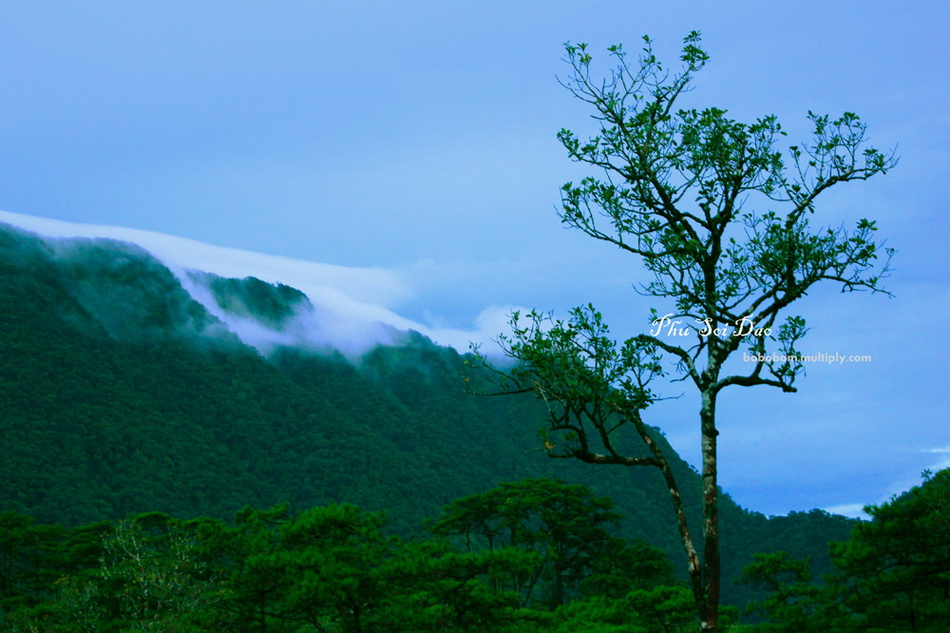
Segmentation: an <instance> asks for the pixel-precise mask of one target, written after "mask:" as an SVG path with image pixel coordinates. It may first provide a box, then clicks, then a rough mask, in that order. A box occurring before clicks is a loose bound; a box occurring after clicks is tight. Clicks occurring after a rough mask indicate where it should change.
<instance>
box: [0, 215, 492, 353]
mask: <svg viewBox="0 0 950 633" xmlns="http://www.w3.org/2000/svg"><path fill="white" fill-rule="evenodd" d="M0 222H4V223H8V224H11V225H13V226H17V227H20V228H22V229H26V230H28V231H31V232H34V233H37V234H39V235H42V236H45V237H49V238H75V237H80V238H108V239H114V240H119V241H123V242H130V243H133V244H137V245H138V246H140V247H142V248H144V249H145V250H147V251H148V252H150V253H151V254H152V255H154V256H155V257H156V258H158V259H159V260H160V261H162V262H163V263H164V264H165V265H166V266H168V267H169V269H170V270H171V271H172V272H173V273H174V274H175V275H176V276H177V277H178V278H179V280H180V281H181V282H182V286H183V287H184V288H185V289H186V290H187V291H188V292H189V293H190V294H191V295H192V297H194V298H195V300H197V301H198V302H200V303H201V304H203V305H204V306H205V307H206V308H207V309H208V310H209V312H211V314H213V315H215V316H216V317H217V318H219V319H220V320H222V321H223V322H225V323H226V324H227V325H228V326H229V328H230V329H231V330H232V331H233V332H234V333H235V334H237V335H238V336H239V337H240V338H241V340H243V341H244V342H245V343H248V344H250V345H254V346H255V347H258V348H259V349H262V351H266V349H267V348H269V347H272V346H274V345H278V344H298V345H306V346H310V347H327V346H329V347H334V348H336V349H339V350H341V351H343V352H346V353H350V354H359V353H362V352H364V351H366V349H368V348H369V347H371V346H372V345H374V344H377V343H392V342H394V338H393V336H394V330H399V331H407V330H415V331H417V332H421V333H422V334H424V335H426V336H428V337H430V338H431V339H432V340H434V341H435V342H436V343H439V344H442V345H451V346H453V347H455V348H456V349H458V350H460V351H465V350H467V349H468V346H469V342H470V341H479V342H488V343H489V344H490V341H491V339H492V338H493V337H494V336H495V335H496V334H497V333H498V332H500V331H502V330H503V329H504V326H505V323H506V319H507V314H508V313H510V312H511V308H507V307H498V306H491V307H489V308H486V309H485V310H484V311H483V312H482V313H481V314H479V315H478V316H477V317H476V319H475V323H474V329H473V330H471V331H467V330H463V329H457V328H448V327H431V326H429V325H426V324H424V323H420V322H417V321H414V320H411V319H407V318H405V317H403V316H401V315H399V314H398V313H397V312H395V311H394V310H393V309H391V306H395V305H398V304H399V303H400V302H402V301H405V300H406V299H408V298H410V297H412V296H413V294H414V291H413V288H412V287H411V285H410V283H409V282H408V281H407V279H406V278H405V276H404V275H403V274H401V273H398V272H394V271H390V270H385V269H382V268H352V267H346V266H336V265H331V264H321V263H316V262H307V261H301V260H296V259H291V258H288V257H279V256H275V255H266V254H263V253H254V252H250V251H244V250H239V249H235V248H224V247H220V246H213V245H210V244H204V243H202V242H198V241H195V240H191V239H187V238H181V237H175V236H171V235H164V234H161V233H154V232H150V231H141V230H137V229H128V228H123V227H116V226H102V225H91V224H78V223H72V222H63V221H60V220H53V219H48V218H41V217H36V216H30V215H23V214H18V213H10V212H7V211H0ZM187 271H203V272H209V273H214V274H216V275H219V276H221V277H227V278H237V279H243V278H244V277H256V278H258V279H260V280H262V281H266V282H268V283H273V284H276V283H281V284H284V285H287V286H291V287H293V288H296V289H298V290H300V291H302V292H303V293H304V294H306V295H307V297H308V298H309V299H310V301H311V303H312V304H313V306H314V308H315V310H313V311H312V312H302V313H300V314H298V315H297V318H296V319H295V320H294V322H293V324H292V325H291V326H290V327H287V328H284V329H283V330H282V331H279V332H278V331H275V330H271V329H268V328H267V327H265V326H264V325H262V324H260V323H257V322H255V321H253V320H250V319H244V318H241V317H238V316H235V315H233V314H230V313H227V312H225V311H224V310H222V309H221V308H219V307H218V306H217V305H216V303H215V301H214V299H213V298H212V297H211V294H210V292H208V291H207V289H205V288H204V287H203V286H201V284H198V283H196V282H195V281H194V280H193V279H191V278H190V277H189V276H188V275H187V274H186V273H187Z"/></svg>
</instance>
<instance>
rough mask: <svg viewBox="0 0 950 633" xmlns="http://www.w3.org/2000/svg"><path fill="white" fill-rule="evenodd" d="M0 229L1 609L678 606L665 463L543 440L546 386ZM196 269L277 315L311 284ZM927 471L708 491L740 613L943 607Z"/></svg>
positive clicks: (369, 610) (895, 616) (229, 624)
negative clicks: (516, 388) (313, 336)
mask: <svg viewBox="0 0 950 633" xmlns="http://www.w3.org/2000/svg"><path fill="white" fill-rule="evenodd" d="M0 251H2V252H0V255H2V257H0V354H2V357H3V363H0V383H2V385H3V391H2V393H3V397H2V398H0V425H2V429H0V430H2V435H3V437H4V445H5V456H4V459H3V460H2V461H0V512H2V513H3V514H2V516H0V522H2V524H0V600H2V602H0V622H2V625H0V626H2V628H0V630H4V631H7V630H9V631H142V630H149V631H164V630H167V631H204V630H210V629H211V628H217V629H221V630H234V631H428V630H431V631H464V630H472V631H474V630H484V631H616V632H620V631H664V632H666V631H678V630H693V629H694V628H695V625H696V622H695V615H694V614H693V612H692V610H691V608H690V598H689V595H688V590H687V589H686V588H685V584H684V567H685V564H684V561H683V552H682V547H681V545H680V543H679V541H678V539H677V536H676V531H675V526H674V525H673V520H672V517H671V516H670V512H669V507H668V500H667V499H666V498H665V496H664V495H665V493H664V491H663V489H662V480H661V479H660V478H659V476H658V475H657V473H655V472H652V471H643V470H640V469H634V470H632V471H631V470H625V469H621V468H606V469H603V468H596V469H592V468H590V467H589V466H588V465H585V464H580V463H575V462H573V461H571V462H567V461H558V460H550V459H548V458H547V456H546V455H545V452H544V450H543V448H541V447H540V446H539V444H540V442H539V439H538V437H537V431H538V429H539V428H540V427H541V426H543V423H544V414H545V411H544V410H543V408H542V406H541V405H540V403H539V402H537V400H536V399H534V398H532V397H530V395H524V396H512V397H506V398H491V397H477V396H474V395H472V393H471V391H472V389H473V385H475V386H477V385H479V384H481V381H487V380H488V377H487V376H484V375H481V374H479V370H478V369H477V367H476V365H477V363H471V362H470V361H471V360H472V357H471V355H466V354H459V353H458V352H456V351H455V350H453V349H451V348H444V347H439V346H437V345H435V344H433V343H432V342H431V341H429V340H428V339H426V338H425V337H423V336H421V335H418V334H413V333H407V334H406V335H405V336H404V337H403V340H402V341H401V344H399V345H395V346H379V347H377V348H375V349H373V350H372V351H370V352H369V353H367V354H366V355H364V356H363V357H362V358H360V359H358V360H357V361H354V360H353V359H347V358H344V357H343V356H342V355H340V354H339V353H333V352H330V351H327V350H307V349H297V348H283V349H274V350H271V352H270V353H269V354H268V355H267V356H266V357H265V356H264V355H262V354H261V353H260V352H259V351H258V350H255V349H254V348H251V347H249V346H247V345H244V344H242V343H241V342H240V341H239V340H238V339H237V337H236V336H234V335H233V334H231V333H230V332H228V331H227V330H226V328H224V327H223V325H222V324H221V323H220V322H218V321H217V320H216V319H215V318H214V317H213V316H212V315H211V314H209V313H208V311H207V310H206V309H205V307H204V306H202V305H201V304H199V303H198V302H196V301H194V300H193V299H192V298H191V297H190V296H189V295H188V293H187V292H186V291H185V290H184V289H183V288H182V287H181V285H180V282H179V280H178V279H177V278H176V277H175V276H174V275H173V274H172V273H171V272H170V271H169V270H168V269H167V268H165V267H164V266H163V265H162V264H161V263H160V262H158V261H157V260H155V259H154V258H151V257H150V256H149V255H148V254H147V253H145V252H143V251H140V250H139V249H136V248H135V247H131V246H130V245H124V244H118V243H114V242H108V241H101V240H100V241H88V240H78V241H74V242H70V243H68V244H63V243H57V244H51V243H49V242H48V241H44V240H43V239H41V238H39V237H37V236H34V235H30V234H27V233H24V232H22V231H18V230H15V229H6V230H3V231H0ZM209 279H210V281H209V283H210V284H211V286H212V288H213V289H214V295H215V297H216V300H217V301H219V303H221V304H225V305H228V306H231V308H232V309H235V310H238V309H239V310H241V311H242V312H243V313H244V314H246V315H248V314H249V315H254V316H257V317H259V318H260V319H261V320H264V321H267V322H269V323H271V324H274V326H275V327H277V326H279V324H280V322H281V320H282V319H283V318H284V317H285V316H286V315H287V314H289V313H290V308H289V307H288V306H296V305H298V304H299V303H300V302H301V301H304V300H305V299H304V298H303V297H302V296H301V294H300V293H299V292H296V291H293V289H289V288H287V287H285V286H274V285H270V284H266V283H264V282H261V281H259V280H256V279H253V278H249V279H246V280H221V279H214V278H209ZM119 304H121V306H122V311H121V312H122V314H123V318H122V319H115V318H114V317H112V316H111V315H114V314H116V312H117V311H116V306H117V305H119ZM485 384H488V383H487V382H486V383H485ZM512 421H516V422H517V424H512ZM651 434H652V435H653V437H654V438H655V441H656V442H657V443H659V444H661V445H662V446H664V450H666V451H668V453H669V454H671V455H674V459H673V460H672V464H673V468H674V469H675V471H676V474H677V477H678V478H679V480H680V481H682V482H684V483H683V496H684V503H685V506H686V511H687V512H688V513H689V514H690V516H692V517H698V516H699V514H700V495H701V482H700V480H699V476H698V474H697V473H696V472H695V471H694V470H693V469H692V468H691V467H690V466H689V465H688V464H687V463H685V462H684V461H682V460H681V459H679V458H676V457H675V453H673V451H672V449H671V448H669V446H668V444H667V443H666V441H665V438H664V437H663V435H662V433H661V432H660V431H659V430H657V429H652V430H651ZM947 478H948V476H947V473H946V472H941V473H937V474H935V475H932V476H929V477H928V478H927V480H926V481H925V482H924V484H923V485H922V486H921V487H920V488H919V489H915V490H914V491H911V492H910V493H908V495H906V496H905V497H902V498H901V499H898V500H894V501H893V502H892V503H890V504H885V505H883V506H881V507H880V508H876V509H872V516H873V520H872V521H870V522H856V521H854V520H852V519H847V518H844V517H840V516H834V515H830V514H828V513H826V512H822V511H819V510H814V511H811V512H798V513H794V512H793V513H790V514H789V515H788V516H781V517H765V516H763V515H761V514H758V513H755V512H751V511H749V510H746V509H743V508H741V507H740V506H738V505H737V504H735V503H734V502H733V501H732V500H731V499H730V498H729V496H728V495H727V494H723V497H722V502H721V514H722V521H723V525H724V529H723V538H722V546H723V553H724V554H723V560H724V576H725V578H726V583H725V586H724V588H723V595H724V604H726V605H729V606H728V607H726V608H725V610H724V614H725V615H726V616H727V618H728V619H731V620H732V621H733V622H734V623H735V624H733V625H732V628H733V630H743V629H745V630H763V631H765V630H769V631H778V630H796V631H802V630H848V631H850V630H875V629H873V628H868V626H869V624H868V623H869V622H875V623H878V622H880V623H882V624H881V626H882V627H884V626H885V625H884V624H883V623H884V622H886V628H887V630H909V631H910V630H917V631H926V630H934V631H936V630H939V628H940V626H942V624H940V623H944V624H945V623H946V618H947V614H946V610H945V609H944V608H943V607H942V605H943V604H944V602H945V598H946V593H947V591H948V572H947V565H948V561H947V557H948V554H947V545H946V543H947V542H948V541H947V539H946V536H947V527H946V526H947V512H948V510H947V501H946V500H947V498H948V494H947ZM829 543H835V545H833V546H832V547H831V548H830V549H829V546H828V544H829ZM885 598H886V599H885ZM805 622H808V623H822V622H823V623H825V624H824V625H822V626H818V624H815V626H816V627H818V628H812V629H808V628H805V627H806V626H812V624H807V625H806V624H804V623H805ZM832 622H833V623H834V627H837V629H835V628H829V627H831V626H832V625H831V624H829V623H832ZM934 623H937V624H934ZM875 626H876V624H875ZM783 627H784V628H783ZM901 627H903V628H901ZM927 627H930V628H927ZM934 627H937V628H934ZM881 630H884V628H881Z"/></svg>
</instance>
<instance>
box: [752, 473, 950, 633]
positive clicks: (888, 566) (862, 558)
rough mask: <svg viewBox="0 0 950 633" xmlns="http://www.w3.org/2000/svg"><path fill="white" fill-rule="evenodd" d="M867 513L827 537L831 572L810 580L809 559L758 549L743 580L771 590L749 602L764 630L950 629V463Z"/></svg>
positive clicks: (880, 632)
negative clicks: (847, 533) (833, 538)
mask: <svg viewBox="0 0 950 633" xmlns="http://www.w3.org/2000/svg"><path fill="white" fill-rule="evenodd" d="M866 511H867V512H868V514H870V516H871V521H869V522H862V523H859V524H858V525H856V526H855V527H854V530H853V532H852V533H851V537H850V538H849V539H848V540H847V541H845V542H841V543H832V545H831V555H832V561H833V563H834V572H833V573H830V574H828V575H826V576H825V577H824V583H823V584H820V585H819V584H817V583H815V582H813V580H814V579H813V577H812V574H811V571H810V570H809V566H808V561H807V560H803V559H800V558H796V557H794V556H791V555H789V554H788V553H787V552H782V551H779V552H775V553H772V554H768V555H765V554H760V555H757V556H756V559H755V561H754V562H753V563H752V564H750V565H749V566H748V567H747V568H746V570H745V571H744V573H743V575H742V577H741V581H742V582H744V583H747V584H756V585H760V586H764V587H765V588H767V589H768V591H769V595H768V596H767V597H766V598H765V599H764V600H762V601H761V602H757V603H753V604H752V605H750V606H751V608H752V609H753V610H758V611H759V612H760V613H762V614H764V615H765V616H766V617H767V622H765V623H763V624H761V625H760V626H758V627H755V629H754V630H756V631H763V632H776V633H777V632H781V631H795V632H809V631H814V632H816V633H818V632H824V631H840V632H842V633H852V632H858V631H860V632H865V633H884V632H885V631H914V632H917V633H942V632H944V631H948V630H950V469H945V470H942V471H940V472H938V473H936V474H935V475H932V474H931V473H925V477H924V482H923V484H922V485H920V486H918V487H915V488H913V489H911V490H910V491H908V492H906V493H904V494H903V495H901V496H900V497H896V498H894V499H892V500H891V501H890V502H888V503H884V504H881V505H879V506H869V507H867V508H866Z"/></svg>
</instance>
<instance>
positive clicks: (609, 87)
mask: <svg viewBox="0 0 950 633" xmlns="http://www.w3.org/2000/svg"><path fill="white" fill-rule="evenodd" d="M644 40H645V42H646V45H645V47H644V48H643V50H642V53H641V54H640V56H639V58H638V60H637V62H636V63H632V62H631V61H630V59H629V58H628V56H627V54H626V52H625V51H624V49H623V48H622V47H621V46H612V47H610V48H609V49H608V50H609V51H610V53H611V55H612V56H613V57H614V58H615V60H616V63H617V65H616V67H615V68H614V69H613V71H612V72H611V73H610V74H609V76H607V77H606V78H605V79H596V78H595V77H594V75H593V74H592V71H591V61H592V56H591V55H590V53H589V52H588V50H587V45H586V44H577V45H573V44H567V45H566V52H567V57H566V60H565V61H566V62H567V63H568V64H569V65H570V68H571V74H570V76H569V77H568V78H567V79H566V80H564V81H562V84H563V85H564V86H565V87H566V88H567V89H568V90H569V91H570V92H571V93H572V94H573V95H574V96H575V97H576V98H578V99H580V100H581V101H583V102H584V103H586V104H588V105H589V106H590V107H591V108H592V109H593V111H594V112H593V115H592V117H593V119H594V120H595V121H596V122H597V125H598V127H599V131H598V132H597V133H596V134H595V135H593V136H591V137H590V138H588V139H587V140H581V138H579V137H578V136H577V135H575V134H574V133H573V132H570V131H568V130H566V129H562V130H561V131H560V133H559V134H558V138H559V140H560V141H561V143H562V144H563V145H564V147H565V148H566V149H567V152H568V155H569V156H570V157H571V158H572V159H573V160H574V161H576V162H579V163H582V164H585V165H588V166H591V167H594V168H595V169H596V170H598V171H599V172H600V173H602V174H603V176H602V178H601V179H598V178H595V177H593V176H589V177H585V178H584V179H583V180H581V181H580V182H579V183H578V184H574V183H570V182H569V183H567V184H565V185H564V186H563V188H562V192H561V193H562V207H561V211H560V213H559V215H560V218H561V221H562V223H563V224H565V225H566V226H568V227H571V228H574V229H578V230H580V231H582V232H583V233H585V234H586V235H588V236H590V237H592V238H594V239H596V240H600V241H603V242H605V243H607V244H610V245H612V246H614V247H617V248H620V249H622V250H623V251H625V252H627V253H629V254H630V255H632V256H634V257H636V258H637V259H639V260H640V261H642V263H643V266H644V267H645V268H646V270H647V271H648V273H650V274H651V275H652V280H651V281H649V282H648V283H646V284H643V285H642V286H641V287H640V291H641V293H642V294H644V295H646V296H650V297H655V298H657V299H660V300H663V301H666V302H672V306H673V309H672V311H671V312H670V313H668V314H666V315H665V316H663V317H660V316H659V313H658V312H657V311H656V309H655V308H654V309H653V310H652V311H651V321H652V328H651V330H650V332H649V333H648V334H641V335H638V336H634V337H632V338H630V339H628V340H626V341H625V342H623V343H617V342H616V341H614V340H612V339H611V338H610V336H609V329H608V326H607V325H606V323H605V322H604V320H603V317H602V316H601V314H600V313H599V312H598V311H597V310H596V309H595V308H594V307H593V306H592V305H588V306H586V307H580V308H576V309H574V310H572V311H571V313H570V316H569V318H567V319H556V318H554V317H553V315H550V314H544V313H541V312H537V311H531V312H530V313H529V314H527V315H522V314H520V313H518V312H515V313H514V314H513V315H512V320H511V326H512V333H511V334H510V335H507V336H505V335H502V336H500V337H499V343H500V345H501V347H502V350H503V351H504V352H505V353H506V354H507V355H508V356H509V357H511V358H512V359H514V360H515V361H517V362H516V364H515V367H514V368H513V369H511V370H509V371H501V370H498V375H499V377H500V382H501V391H502V392H533V393H535V394H536V395H537V397H539V398H541V399H543V400H544V401H545V402H546V403H547V406H548V410H549V416H548V425H547V427H546V428H545V429H544V431H543V432H542V438H541V439H542V441H543V443H544V447H545V450H546V451H547V453H548V455H549V456H551V457H554V458H573V459H579V460H581V461H584V462H588V463H593V464H619V465H625V466H651V467H655V468H658V469H659V470H660V472H661V473H662V476H663V478H664V480H665V483H666V487H667V489H668V490H669V492H670V499H671V501H672V504H673V509H674V512H675V514H676V520H677V525H678V530H679V534H680V536H681V539H682V543H683V548H684V551H685V553H686V557H687V564H688V571H689V579H690V588H691V590H692V595H693V599H694V602H695V606H696V608H697V610H698V613H699V616H700V621H701V622H702V625H701V626H702V630H704V631H717V630H718V628H719V626H718V604H719V591H720V588H719V568H720V564H719V528H718V525H719V520H718V504H717V499H718V487H717V461H716V460H717V450H716V445H717V436H718V434H719V431H718V430H717V427H716V403H717V399H718V397H719V394H720V393H721V392H722V391H723V390H724V389H725V388H727V387H734V386H738V387H752V386H758V385H766V386H772V387H777V388H779V389H782V390H783V391H785V392H794V391H795V390H796V388H795V386H794V384H795V380H796V378H797V377H798V376H799V375H800V374H801V373H802V369H803V361H802V358H801V356H800V354H799V353H798V351H797V349H796V344H797V343H798V342H799V340H800V339H801V338H802V337H803V336H804V335H805V333H806V331H807V328H806V326H805V321H804V319H803V318H801V317H800V316H795V315H788V314H786V313H787V308H789V306H791V305H792V304H793V303H795V302H796V301H797V300H799V299H801V298H802V297H804V296H805V295H806V294H807V293H808V292H809V290H811V289H812V288H813V287H814V286H815V285H816V284H819V283H820V282H836V283H838V284H840V285H841V288H842V290H843V291H855V290H869V291H874V292H883V290H882V288H881V285H880V283H881V280H882V279H883V278H884V277H886V276H887V273H888V272H889V266H888V263H889V261H890V255H891V254H892V250H891V249H889V248H886V247H885V246H884V244H883V242H880V243H879V242H878V241H876V240H875V231H876V230H877V227H876V226H875V224H874V222H873V221H869V220H866V219H861V220H859V221H858V222H857V224H856V225H855V226H854V227H853V228H850V229H849V228H846V227H845V226H838V227H823V226H820V225H813V224H812V218H813V216H814V215H815V210H816V202H817V200H818V198H819V196H821V195H822V194H823V193H824V192H825V191H827V190H829V189H830V188H832V187H834V186H836V185H840V184H842V183H845V182H849V181H855V180H866V179H868V178H871V177H872V176H875V175H877V174H879V173H884V172H886V171H887V170H888V169H890V168H891V167H893V166H895V165H896V163H897V159H896V158H895V157H894V155H893V153H884V152H881V151H878V150H877V149H874V148H873V147H869V146H868V145H867V144H866V129H867V128H866V125H865V124H864V123H863V122H862V121H861V120H860V119H859V117H858V116H857V115H856V114H854V113H851V112H845V113H844V114H843V115H841V116H840V117H838V118H836V119H832V118H830V117H829V116H826V115H818V114H815V113H813V112H809V113H808V120H809V121H810V123H811V125H812V127H813V134H812V136H811V138H810V139H809V140H807V141H806V142H804V143H802V144H800V145H790V146H788V147H787V148H784V149H782V148H781V147H780V145H779V143H780V141H781V140H782V137H783V136H785V132H783V130H782V127H781V125H780V124H779V122H778V120H777V118H776V117H775V116H765V117H762V118H759V119H757V120H756V121H754V122H752V123H741V122H738V121H735V120H732V119H730V118H728V117H727V116H726V114H727V113H726V111H725V110H722V109H719V108H715V107H709V108H705V109H702V110H697V109H694V108H680V107H679V103H680V102H681V97H682V96H683V94H684V93H686V92H687V91H688V90H689V89H690V84H691V82H692V80H693V77H694V75H695V73H697V72H698V71H699V70H701V69H702V68H703V67H704V66H705V64H706V62H707V61H708V59H709V56H708V55H707V54H706V52H705V51H704V50H703V49H702V48H701V41H700V35H699V34H698V33H696V32H693V33H690V34H689V35H688V36H687V37H686V38H685V40H684V46H683V52H682V56H681V60H682V62H683V66H682V68H681V69H680V70H679V71H678V72H675V73H672V72H670V71H668V70H667V69H666V68H665V67H664V65H663V64H661V63H660V61H659V60H658V59H657V57H656V56H655V55H654V53H653V49H652V44H651V40H650V39H649V38H648V37H645V38H644ZM783 319H784V320H783ZM740 348H743V349H744V351H747V352H748V353H751V354H752V355H753V357H754V358H752V360H753V361H754V362H753V363H752V364H751V369H750V370H749V371H747V372H745V373H736V374H732V373H729V371H727V367H726V364H727V361H729V359H731V358H732V359H735V358H736V352H737V351H738V350H739V349H740ZM477 351H478V350H477V349H476V352H477ZM482 360H484V361H485V362H486V364H487V360H486V359H484V357H482ZM670 360H671V361H673V362H675V369H674V370H673V371H674V372H675V373H676V374H677V375H678V376H679V378H680V379H682V380H684V381H687V382H688V383H690V384H692V386H693V387H694V388H695V389H696V392H697V393H698V395H699V399H700V406H699V427H700V432H701V442H702V478H703V521H702V546H701V549H702V555H700V552H699V551H698V549H697V545H696V540H694V533H693V531H692V530H691V526H690V525H689V521H688V520H687V517H686V514H685V513H684V511H683V504H682V501H681V497H680V489H679V486H678V484H677V482H676V480H675V477H674V476H673V472H672V470H671V469H670V464H669V462H668V460H667V457H666V456H665V455H664V454H663V451H662V450H661V449H660V447H658V445H657V443H656V442H655V441H654V439H653V437H652V436H651V432H652V431H651V429H650V427H648V426H647V424H646V422H645V421H644V419H643V414H644V411H645V410H646V409H647V408H648V407H649V406H650V405H651V404H653V403H654V402H656V401H657V399H658V398H659V397H660V396H659V395H658V394H657V393H656V392H655V391H654V389H653V387H652V383H653V381H654V379H656V378H658V377H660V376H663V375H664V374H665V371H666V369H665V368H666V367H667V366H666V365H665V363H666V362H667V361H670ZM747 366H748V365H747ZM628 430H631V431H632V435H633V437H634V439H636V438H638V439H639V442H640V443H642V444H641V446H640V448H639V449H636V448H629V444H628V442H627V440H628V439H629V437H630V434H629V433H628V432H627V431H628ZM625 447H626V448H625Z"/></svg>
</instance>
